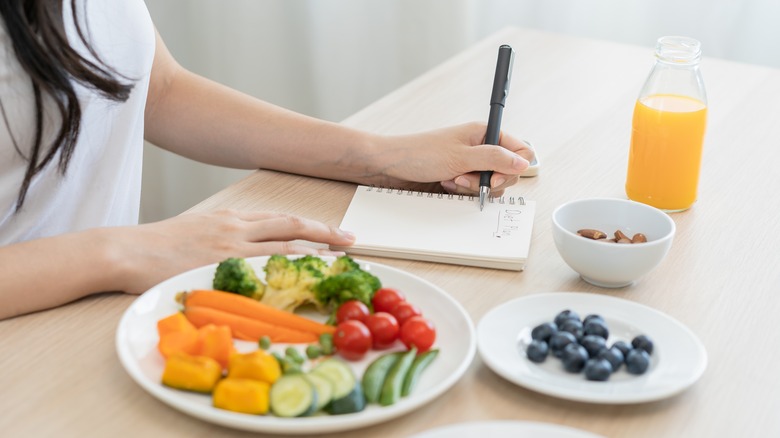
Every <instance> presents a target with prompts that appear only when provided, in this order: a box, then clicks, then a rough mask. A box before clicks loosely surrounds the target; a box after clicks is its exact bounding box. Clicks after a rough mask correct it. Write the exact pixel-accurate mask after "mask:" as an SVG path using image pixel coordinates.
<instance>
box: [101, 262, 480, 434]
mask: <svg viewBox="0 0 780 438" xmlns="http://www.w3.org/2000/svg"><path fill="white" fill-rule="evenodd" d="M322 259H323V260H325V261H328V262H332V261H333V260H334V258H332V257H322ZM268 260H269V257H253V258H247V259H246V261H247V262H248V263H249V264H250V265H251V266H252V268H253V269H254V270H255V271H256V272H257V273H258V275H259V276H260V277H261V278H262V277H263V268H264V266H266V263H267V262H268ZM356 262H358V263H359V264H360V267H361V268H362V269H364V270H366V271H368V272H370V273H372V274H373V275H375V276H376V277H378V278H379V279H380V280H381V282H382V284H383V285H384V286H386V287H393V288H397V289H399V290H401V291H403V293H404V294H405V295H406V297H407V299H408V300H410V301H413V302H414V304H415V305H417V306H418V307H419V308H420V309H421V310H422V311H423V312H424V314H425V315H426V317H427V318H429V319H430V320H431V321H432V322H433V323H434V324H435V325H436V330H437V337H436V341H435V345H434V347H435V348H436V349H437V350H438V351H439V353H438V356H439V357H438V358H437V359H436V360H435V361H433V362H432V363H431V364H430V366H429V368H428V369H427V370H426V371H425V373H424V374H423V375H422V376H421V378H420V380H419V382H417V384H416V387H415V389H414V391H413V392H412V393H410V394H409V395H408V396H407V397H403V398H401V399H399V400H398V401H397V402H396V403H394V404H392V405H390V406H382V405H380V404H370V405H368V406H367V407H366V408H365V409H364V410H362V411H360V412H356V413H349V414H342V415H327V414H315V415H312V416H305V417H295V418H283V417H278V416H273V415H251V414H243V413H237V412H231V411H228V410H223V409H219V408H216V407H214V406H213V403H212V399H211V397H209V396H207V395H203V394H197V393H192V392H187V391H180V390H176V389H172V388H169V387H166V386H164V385H163V384H162V383H161V378H162V374H163V370H164V367H165V359H164V358H163V357H162V355H161V354H160V352H159V351H158V341H159V337H158V332H157V327H156V324H157V322H158V321H159V320H160V319H162V318H165V317H166V316H169V315H171V314H173V313H175V312H177V311H179V310H180V307H179V306H178V304H177V301H176V296H177V294H178V293H180V292H181V291H187V290H195V289H210V288H211V287H212V280H213V279H214V274H215V270H216V268H217V264H213V265H209V266H205V267H202V268H198V269H194V270H192V271H189V272H185V273H183V274H180V275H177V276H175V277H173V278H170V279H168V280H166V281H164V282H162V283H160V284H158V285H156V286H154V287H152V288H151V289H149V290H148V291H147V292H145V293H144V294H142V295H141V296H139V297H138V298H137V299H136V300H135V301H134V302H133V303H132V304H131V305H130V307H129V308H128V309H127V310H126V311H125V313H124V315H123V316H122V319H121V320H120V323H119V326H118V329H117V333H116V348H117V353H118V355H119V359H120V362H121V363H122V366H123V367H124V369H125V370H126V371H127V373H128V374H129V375H130V377H131V378H132V379H133V380H134V381H135V382H136V383H138V385H139V386H141V388H143V389H144V390H145V391H146V392H148V393H149V394H150V395H152V396H153V397H155V398H157V399H159V400H160V401H162V402H164V403H165V404H167V405H169V406H171V407H172V408H174V409H177V410H179V411H181V412H184V413H186V414H188V415H191V416H193V417H196V418H199V419H201V420H204V421H207V422H211V423H214V424H219V425H223V426H227V427H231V428H236V429H241V430H248V431H255V432H265V433H277V434H288V435H294V434H312V433H331V432H338V431H344V430H352V429H357V428H361V427H366V426H370V425H373V424H378V423H381V422H384V421H388V420H391V419H393V418H396V417H398V416H401V415H403V414H406V413H408V412H411V411H413V410H415V409H418V408H420V407H421V406H424V405H425V404H426V403H428V402H430V401H432V400H433V399H435V398H437V397H439V396H440V395H442V394H443V393H444V392H445V391H447V390H448V389H449V388H450V387H452V386H453V385H454V384H455V383H456V382H457V381H458V380H459V379H460V378H461V376H462V375H463V374H464V372H465V371H466V369H467V368H468V366H469V365H470V363H471V361H472V360H473V358H474V355H475V353H476V336H475V329H474V324H473V323H472V321H471V319H470V318H469V316H468V314H467V313H466V311H465V310H464V309H463V307H462V306H461V305H460V304H459V303H458V302H457V301H455V300H454V299H453V298H452V297H451V296H450V295H449V294H447V293H446V292H445V291H444V290H442V289H441V288H439V287H437V286H435V285H434V284H432V283H430V282H427V281H425V280H423V279H421V278H419V277H417V276H414V275H412V274H409V273H407V272H404V271H401V270H398V269H395V268H392V267H390V266H386V265H382V264H379V263H368V262H363V261H359V260H356ZM296 314H298V315H301V316H305V317H307V318H310V319H312V320H315V321H318V322H325V321H326V319H327V318H328V315H326V314H323V313H321V312H319V311H317V310H314V309H309V308H302V309H299V310H298V311H296ZM235 348H236V349H237V350H238V351H239V352H242V353H243V352H250V351H254V350H257V348H258V346H257V343H256V342H250V341H240V340H236V341H235ZM273 348H277V349H279V350H281V351H283V350H284V349H285V345H274V346H273ZM396 350H397V351H399V352H400V351H404V347H403V345H402V344H400V343H399V344H398V345H397V346H395V347H392V348H391V349H389V350H372V351H369V352H368V353H367V354H366V355H365V357H363V358H362V359H361V360H359V361H350V362H348V363H349V366H350V367H351V368H352V370H353V372H354V373H355V375H356V376H362V375H363V373H364V372H365V370H366V368H367V367H368V365H369V364H370V363H372V362H373V361H374V360H375V359H377V358H378V357H380V356H382V355H385V354H387V353H388V352H392V351H396ZM358 378H359V377H358Z"/></svg>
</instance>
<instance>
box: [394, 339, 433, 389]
mask: <svg viewBox="0 0 780 438" xmlns="http://www.w3.org/2000/svg"><path fill="white" fill-rule="evenodd" d="M438 355H439V350H438V349H435V350H428V351H426V352H425V353H423V354H419V355H417V357H415V358H414V362H412V366H411V368H409V372H408V373H406V378H404V384H403V386H401V397H406V396H407V395H409V394H410V393H411V392H412V389H414V387H415V386H416V385H417V381H418V380H420V375H421V374H422V372H423V371H424V370H425V369H426V368H428V365H430V364H431V362H433V360H434V359H436V356H438Z"/></svg>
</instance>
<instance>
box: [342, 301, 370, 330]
mask: <svg viewBox="0 0 780 438" xmlns="http://www.w3.org/2000/svg"><path fill="white" fill-rule="evenodd" d="M369 313H371V312H370V311H369V310H368V306H366V305H365V304H363V303H362V302H361V301H358V300H349V301H346V302H344V303H342V304H341V305H340V306H339V308H338V309H337V310H336V323H337V324H338V323H340V322H344V321H349V320H351V319H354V320H357V321H361V322H364V321H365V320H366V318H367V317H368V314H369Z"/></svg>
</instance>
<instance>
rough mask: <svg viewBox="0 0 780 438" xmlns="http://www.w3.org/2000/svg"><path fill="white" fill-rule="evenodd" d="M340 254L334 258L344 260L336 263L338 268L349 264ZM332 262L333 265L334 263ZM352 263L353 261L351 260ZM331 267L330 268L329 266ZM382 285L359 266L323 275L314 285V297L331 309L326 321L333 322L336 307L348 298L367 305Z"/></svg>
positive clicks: (369, 305)
mask: <svg viewBox="0 0 780 438" xmlns="http://www.w3.org/2000/svg"><path fill="white" fill-rule="evenodd" d="M344 257H346V258H347V259H349V257H347V256H342V257H340V258H339V259H337V260H336V262H338V261H339V260H345V261H343V262H341V263H340V264H338V265H337V267H339V268H345V267H346V266H347V265H350V263H349V261H352V259H349V261H346V259H344ZM336 262H334V265H335V264H336ZM352 263H354V261H352ZM331 269H332V268H331ZM381 287H382V283H381V282H380V281H379V278H377V277H376V276H374V275H372V274H370V273H369V272H366V271H364V270H362V269H360V268H359V267H358V268H357V269H352V270H349V271H344V272H340V273H338V274H335V275H330V276H328V277H325V278H324V279H323V280H322V281H320V282H319V283H317V284H316V285H315V286H314V297H315V298H316V300H317V301H318V302H319V303H320V304H321V305H323V306H325V307H328V308H330V309H332V312H331V315H330V318H329V319H328V323H330V324H333V323H334V322H335V320H336V310H337V309H338V307H339V306H340V305H341V304H342V303H344V302H346V301H349V300H358V301H361V302H362V303H363V304H365V305H366V306H368V307H369V309H370V308H371V307H372V306H371V298H373V297H374V293H375V292H376V291H377V290H378V289H379V288H381Z"/></svg>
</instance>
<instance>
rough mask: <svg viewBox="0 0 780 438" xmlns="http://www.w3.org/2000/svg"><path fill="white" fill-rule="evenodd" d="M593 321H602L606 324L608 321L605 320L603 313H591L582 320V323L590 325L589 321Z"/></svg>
mask: <svg viewBox="0 0 780 438" xmlns="http://www.w3.org/2000/svg"><path fill="white" fill-rule="evenodd" d="M591 321H601V322H603V323H604V324H606V321H604V318H602V317H601V315H596V314H590V315H588V316H586V317H585V319H583V320H582V325H588V323H589V322H591Z"/></svg>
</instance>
